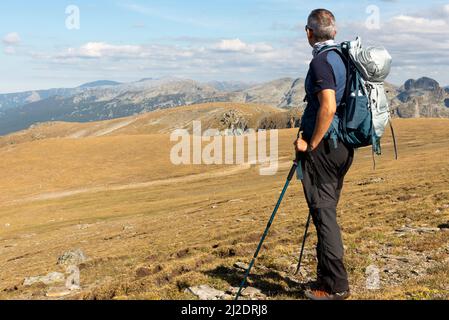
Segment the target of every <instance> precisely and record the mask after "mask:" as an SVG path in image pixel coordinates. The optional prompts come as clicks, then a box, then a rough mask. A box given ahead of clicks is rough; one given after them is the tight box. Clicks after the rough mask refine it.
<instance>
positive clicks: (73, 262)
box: [57, 249, 87, 266]
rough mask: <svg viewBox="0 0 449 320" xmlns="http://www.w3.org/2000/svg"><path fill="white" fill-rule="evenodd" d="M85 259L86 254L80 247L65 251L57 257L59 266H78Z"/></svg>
mask: <svg viewBox="0 0 449 320" xmlns="http://www.w3.org/2000/svg"><path fill="white" fill-rule="evenodd" d="M86 260H87V257H86V255H85V254H84V252H83V251H81V250H80V249H77V250H74V251H67V252H65V253H64V254H63V255H61V256H60V257H59V258H58V263H57V264H58V265H60V266H78V265H80V264H81V263H83V262H85V261H86Z"/></svg>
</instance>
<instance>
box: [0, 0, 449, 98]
mask: <svg viewBox="0 0 449 320" xmlns="http://www.w3.org/2000/svg"><path fill="white" fill-rule="evenodd" d="M68 5H75V6H77V7H78V8H79V10H80V29H79V30H68V29H67V28H66V24H65V20H66V18H67V14H66V13H65V10H66V7H67V6H68ZM370 5H375V6H377V8H378V9H379V13H380V14H379V18H380V20H379V21H380V25H379V28H378V29H368V28H367V27H366V20H367V18H369V16H370V13H367V8H369V6H370ZM317 7H325V8H328V9H330V10H332V11H333V12H334V13H335V15H336V16H337V20H338V23H339V30H340V34H339V37H338V39H339V40H342V41H343V40H347V39H352V38H354V37H355V36H356V35H361V36H362V37H363V39H364V40H366V41H367V42H369V43H378V44H382V45H384V46H386V47H387V48H388V49H389V50H390V51H391V53H392V55H393V58H394V60H395V64H394V68H393V72H392V75H391V78H390V79H389V80H390V81H392V82H394V83H397V84H400V83H402V82H403V81H404V80H406V79H408V78H411V77H419V76H423V75H427V76H430V77H433V78H435V79H437V80H438V81H440V82H441V84H444V85H447V84H449V54H448V52H449V0H446V1H427V2H424V1H416V0H412V1H405V0H390V1H380V0H377V1H376V0H372V1H348V0H345V1H293V0H253V1H251V0H238V1H237V0H228V1H217V0H209V1H198V0H193V1H192V0H189V1H185V0H184V1H181V0H165V1H159V0H156V1H154V0H152V1H137V0H129V1H126V0H111V1H107V0H99V1H87V0H84V1H60V0H58V1H56V0H53V1H51V0H41V1H25V0H16V1H15V2H6V1H2V2H1V3H0V10H1V12H2V19H0V37H1V39H2V43H1V45H2V50H1V51H0V74H1V79H2V81H1V82H0V92H14V91H22V90H29V89H40V88H50V87H71V86H77V85H79V84H81V83H84V82H87V81H93V80H98V79H108V80H109V79H110V80H117V81H133V80H138V79H140V78H144V77H164V76H180V77H186V78H193V79H197V80H200V81H208V80H242V81H265V80H270V79H275V78H279V77H284V76H289V77H303V76H304V74H305V72H306V69H307V64H308V62H309V60H310V52H311V49H310V47H308V45H307V43H306V41H305V36H304V32H303V26H304V25H305V21H306V18H307V15H308V13H309V12H310V11H311V10H312V9H314V8H317Z"/></svg>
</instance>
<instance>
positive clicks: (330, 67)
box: [301, 50, 347, 140]
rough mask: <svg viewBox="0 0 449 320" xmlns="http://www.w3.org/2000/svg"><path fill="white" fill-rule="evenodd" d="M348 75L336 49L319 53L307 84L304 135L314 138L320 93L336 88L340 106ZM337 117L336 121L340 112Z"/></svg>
mask: <svg viewBox="0 0 449 320" xmlns="http://www.w3.org/2000/svg"><path fill="white" fill-rule="evenodd" d="M346 76H347V72H346V66H345V63H344V62H343V60H342V58H341V56H340V55H339V54H338V53H337V52H335V51H334V50H331V51H325V52H323V53H321V54H319V55H318V56H316V57H315V58H314V59H313V60H312V62H311V63H310V68H309V72H308V74H307V78H306V84H305V89H306V94H307V107H306V109H305V111H304V114H303V116H302V120H301V128H302V130H303V136H304V138H306V139H307V140H310V139H311V138H312V135H313V132H314V130H315V125H316V118H317V115H318V110H319V108H320V102H319V100H318V93H319V92H321V91H323V90H326V89H331V90H334V91H335V95H336V101H337V107H338V106H339V105H340V104H341V101H342V99H343V96H344V94H345V90H346ZM335 117H336V119H335V120H334V121H338V113H337V114H336V115H335Z"/></svg>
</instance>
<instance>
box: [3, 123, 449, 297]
mask: <svg viewBox="0 0 449 320" xmlns="http://www.w3.org/2000/svg"><path fill="white" fill-rule="evenodd" d="M94 125H96V124H94ZM395 125H396V129H397V135H398V143H399V146H400V149H399V151H400V160H399V161H394V160H393V154H392V144H391V140H390V138H389V137H386V138H385V139H384V141H383V142H384V143H383V144H384V148H385V150H384V151H385V152H384V155H383V156H382V157H381V158H378V162H377V169H376V171H373V170H372V162H371V153H370V150H360V151H359V152H357V155H356V162H355V165H354V166H353V168H352V170H351V172H350V174H349V176H348V178H347V182H346V187H345V190H344V194H343V198H342V201H341V205H340V207H339V214H340V222H341V225H342V229H343V233H344V239H345V245H346V248H347V251H346V262H347V266H348V270H349V273H350V277H351V279H350V281H351V285H352V287H353V292H354V295H353V298H355V299H431V298H442V299H447V298H449V294H448V289H449V288H448V283H447V279H448V276H449V262H448V260H447V256H448V250H449V247H448V245H449V240H448V239H449V234H448V233H446V232H442V231H438V232H434V233H424V234H414V233H407V234H405V235H404V236H398V234H397V233H396V232H395V230H397V229H398V228H400V227H402V226H403V225H410V226H428V227H437V226H438V225H440V224H444V223H447V222H448V221H449V151H448V146H449V120H442V119H419V120H397V121H395ZM71 126H72V125H71ZM86 126H87V125H86ZM138 127H139V126H136V127H135V128H134V130H136V131H132V132H130V133H129V134H128V133H120V131H117V132H115V133H114V134H112V135H109V136H102V137H87V138H80V139H68V138H59V139H55V138H51V139H43V140H38V141H32V142H26V141H23V142H21V143H17V144H15V145H6V146H4V147H2V148H0V157H1V158H2V162H1V163H0V173H1V176H2V182H1V183H0V198H1V201H2V206H1V208H0V298H4V299H15V298H26V299H44V298H45V292H46V290H47V288H46V287H45V286H40V285H35V286H32V287H24V286H22V282H23V279H24V278H25V277H27V276H35V275H44V274H47V273H48V272H51V271H62V270H61V269H59V267H58V266H56V261H57V258H58V257H59V256H60V255H61V254H62V253H63V252H65V251H69V250H72V249H76V248H80V249H82V250H83V251H84V252H85V253H86V255H87V256H88V257H89V260H88V261H87V262H86V263H84V264H82V265H81V284H82V287H83V290H82V291H81V292H80V293H78V294H75V295H73V296H71V297H70V298H74V299H76V298H85V299H89V298H96V299H112V298H114V299H129V298H135V299H190V298H192V296H189V295H187V294H185V293H184V292H183V289H184V288H185V287H188V286H192V285H199V284H210V285H212V286H214V287H216V288H218V289H227V288H228V287H229V286H230V285H233V286H236V285H238V284H239V282H240V280H241V278H242V275H243V274H242V272H241V271H238V270H236V269H235V268H234V267H233V265H234V263H235V262H237V261H243V262H249V260H250V258H251V256H252V254H253V252H254V250H255V248H256V245H257V243H258V241H259V238H260V236H261V233H262V231H263V229H264V227H265V225H266V222H267V219H268V218H269V216H270V214H271V211H272V209H273V206H274V203H275V202H276V200H277V197H278V196H279V192H280V189H281V187H282V186H283V184H284V182H285V176H286V174H287V171H288V169H289V166H290V158H291V156H292V152H291V150H292V141H293V139H294V137H295V135H296V132H295V130H283V131H280V161H281V164H282V165H281V168H280V170H279V172H278V174H277V175H275V176H268V177H267V176H260V175H259V172H258V168H257V167H252V168H249V169H243V168H236V167H232V166H231V167H227V166H182V167H175V166H172V165H171V164H170V163H169V149H170V146H171V144H170V142H169V136H168V135H164V134H144V133H143V131H142V132H140V131H139V130H140V129H138ZM59 134H62V133H59ZM373 178H383V179H384V180H382V181H380V182H379V183H371V182H372V180H371V179H373ZM154 181H156V183H152V182H154ZM306 216H307V208H306V204H305V201H304V199H303V195H302V191H301V185H300V183H299V182H294V183H293V184H292V185H291V187H290V189H289V190H288V193H287V196H286V197H285V201H284V203H283V204H282V207H281V209H280V211H279V214H278V216H277V218H276V221H275V223H274V225H273V227H272V230H271V232H270V235H269V237H268V239H267V242H266V244H265V246H264V249H263V251H262V254H261V257H260V259H259V260H258V262H257V266H265V267H266V269H264V268H257V267H256V270H255V272H254V275H253V276H252V277H251V281H250V283H251V284H253V285H254V286H255V287H258V288H260V289H262V290H263V291H264V293H266V294H267V295H268V296H269V297H270V298H272V299H296V298H301V290H300V288H299V287H298V285H297V284H295V282H294V281H293V280H294V279H295V277H293V276H292V275H291V268H292V265H294V264H295V262H296V259H297V254H298V250H299V244H300V239H301V236H302V233H303V227H304V223H305V219H306ZM311 235H312V237H311V239H310V240H309V242H308V245H307V252H306V263H305V268H306V269H305V270H306V271H307V274H308V275H309V276H313V269H314V266H315V262H314V254H313V245H314V241H315V238H314V232H311ZM384 256H394V257H406V258H407V259H408V261H409V263H408V264H406V265H400V266H399V267H398V266H396V268H397V269H398V270H397V272H396V273H397V274H398V276H397V280H395V279H396V278H394V277H392V276H391V275H389V274H388V273H383V272H382V273H381V276H382V280H383V281H382V283H381V285H382V288H381V290H378V291H368V290H366V288H365V278H366V277H365V269H366V267H367V266H369V265H370V264H372V263H374V264H376V265H377V266H379V267H380V268H381V270H383V269H384V268H389V267H388V263H389V261H388V259H387V258H385V257H384ZM420 268H421V269H423V271H422V272H420V273H419V274H413V273H412V272H411V271H412V270H414V269H416V270H418V269H420ZM390 273H391V271H390ZM297 280H299V281H301V280H303V279H302V278H301V277H298V278H297Z"/></svg>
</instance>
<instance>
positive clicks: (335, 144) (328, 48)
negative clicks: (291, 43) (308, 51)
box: [318, 44, 349, 149]
mask: <svg viewBox="0 0 449 320" xmlns="http://www.w3.org/2000/svg"><path fill="white" fill-rule="evenodd" d="M342 46H343V44H342V45H332V46H326V47H324V48H322V49H321V50H320V51H319V52H318V55H320V54H322V53H325V52H330V51H333V52H336V53H337V54H338V55H339V56H340V58H341V60H342V61H343V63H344V64H345V66H346V89H345V90H346V92H345V96H346V95H347V93H348V92H347V91H348V83H349V82H348V80H349V79H348V78H349V61H348V58H347V57H346V56H345V54H344V53H343V51H342ZM344 103H346V102H345V101H342V102H341V103H340V105H342V104H344ZM338 107H339V106H338ZM331 127H332V128H333V129H334V130H333V132H332V133H331V134H330V135H328V138H330V139H331V140H332V142H333V147H334V149H337V148H338V134H337V132H338V128H335V126H334V123H333V122H332V124H331Z"/></svg>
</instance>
